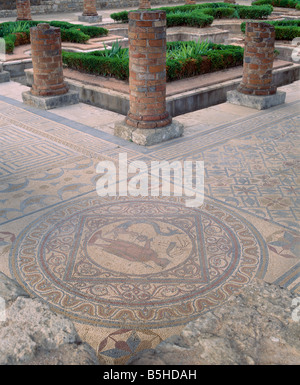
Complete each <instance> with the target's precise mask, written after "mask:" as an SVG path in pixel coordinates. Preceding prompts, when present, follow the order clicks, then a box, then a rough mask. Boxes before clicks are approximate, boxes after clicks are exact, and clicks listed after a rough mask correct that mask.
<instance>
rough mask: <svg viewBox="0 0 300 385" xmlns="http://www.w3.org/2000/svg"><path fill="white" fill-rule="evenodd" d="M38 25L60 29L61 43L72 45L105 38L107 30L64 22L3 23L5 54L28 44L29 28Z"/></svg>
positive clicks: (30, 21)
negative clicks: (71, 43)
mask: <svg viewBox="0 0 300 385" xmlns="http://www.w3.org/2000/svg"><path fill="white" fill-rule="evenodd" d="M40 23H48V24H50V25H51V26H53V27H59V28H60V29H61V38H62V41H68V42H73V43H85V42H86V41H87V40H89V39H90V38H93V37H98V36H106V35H107V34H108V30H107V29H105V28H101V27H93V26H84V25H81V24H71V23H68V22H64V21H50V22H45V21H36V20H29V21H17V22H13V21H10V22H4V23H1V24H0V37H3V38H4V40H5V45H6V53H13V51H14V47H15V46H17V45H21V44H29V43H30V30H29V29H30V28H31V27H35V26H37V25H38V24H40Z"/></svg>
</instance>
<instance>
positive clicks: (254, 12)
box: [235, 4, 273, 19]
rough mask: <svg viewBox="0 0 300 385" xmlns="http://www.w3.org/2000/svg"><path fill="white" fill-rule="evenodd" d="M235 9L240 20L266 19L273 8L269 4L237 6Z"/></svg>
mask: <svg viewBox="0 0 300 385" xmlns="http://www.w3.org/2000/svg"><path fill="white" fill-rule="evenodd" d="M235 8H236V9H237V11H238V14H239V17H240V18H241V19H266V18H267V17H268V16H269V15H271V13H272V11H273V7H272V6H271V5H269V4H266V5H256V6H255V5H254V6H251V7H249V6H243V5H239V6H236V7H235Z"/></svg>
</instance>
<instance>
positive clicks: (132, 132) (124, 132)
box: [114, 120, 184, 146]
mask: <svg viewBox="0 0 300 385" xmlns="http://www.w3.org/2000/svg"><path fill="white" fill-rule="evenodd" d="M183 130H184V128H183V124H181V123H179V122H177V121H176V120H173V121H172V123H171V124H169V125H168V126H164V127H161V128H135V127H131V126H129V125H128V124H126V122H125V120H124V121H122V122H118V123H116V124H115V129H114V135H115V136H118V137H120V138H122V139H125V140H128V141H130V142H134V143H136V144H139V145H141V146H152V145H154V144H158V143H161V142H165V141H167V140H169V139H175V138H178V137H180V136H181V135H182V134H183Z"/></svg>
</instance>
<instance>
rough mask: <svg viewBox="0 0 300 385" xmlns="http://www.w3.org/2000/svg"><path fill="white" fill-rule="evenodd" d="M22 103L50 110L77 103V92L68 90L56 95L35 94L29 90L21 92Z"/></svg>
mask: <svg viewBox="0 0 300 385" xmlns="http://www.w3.org/2000/svg"><path fill="white" fill-rule="evenodd" d="M22 98H23V103H25V104H28V105H30V106H32V107H36V108H39V109H41V110H51V109H53V108H57V107H63V106H69V105H71V104H77V103H79V92H77V91H68V92H67V93H66V94H63V95H57V96H35V95H32V94H31V92H30V91H26V92H23V93H22Z"/></svg>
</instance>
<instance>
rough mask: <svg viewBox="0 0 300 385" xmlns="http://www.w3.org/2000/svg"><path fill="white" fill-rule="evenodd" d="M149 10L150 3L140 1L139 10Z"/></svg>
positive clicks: (143, 0) (146, 0)
mask: <svg viewBox="0 0 300 385" xmlns="http://www.w3.org/2000/svg"><path fill="white" fill-rule="evenodd" d="M150 8H151V4H150V1H148V0H140V3H139V9H150Z"/></svg>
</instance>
